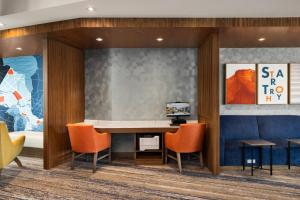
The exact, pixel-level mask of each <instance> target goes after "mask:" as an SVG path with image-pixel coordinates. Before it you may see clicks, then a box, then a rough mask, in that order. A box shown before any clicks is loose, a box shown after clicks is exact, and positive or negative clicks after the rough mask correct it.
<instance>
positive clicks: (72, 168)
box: [71, 152, 76, 170]
mask: <svg viewBox="0 0 300 200" xmlns="http://www.w3.org/2000/svg"><path fill="white" fill-rule="evenodd" d="M75 156H76V153H75V152H72V160H71V170H74V162H75Z"/></svg>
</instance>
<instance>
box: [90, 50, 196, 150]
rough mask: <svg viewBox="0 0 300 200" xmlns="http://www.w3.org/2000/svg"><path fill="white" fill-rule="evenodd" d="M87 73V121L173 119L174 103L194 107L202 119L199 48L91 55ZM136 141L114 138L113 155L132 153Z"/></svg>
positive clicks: (100, 51) (108, 51) (105, 51)
mask: <svg viewBox="0 0 300 200" xmlns="http://www.w3.org/2000/svg"><path fill="white" fill-rule="evenodd" d="M85 68H86V70H85V80H86V84H85V85H86V88H85V98H86V99H85V102H86V103H85V105H86V106H85V118H86V119H97V120H169V119H170V118H167V117H166V114H165V104H166V103H167V102H170V101H188V102H190V103H191V112H192V115H191V117H189V118H187V119H197V49H193V48H153V49H152V48H130V49H129V48H111V49H95V50H87V51H86V52H85ZM132 139H133V137H130V136H129V137H126V138H125V137H122V138H121V137H117V136H116V137H114V138H113V143H114V144H115V145H113V151H120V152H123V151H132V149H129V148H128V143H129V142H130V141H131V140H132ZM119 140H122V141H119Z"/></svg>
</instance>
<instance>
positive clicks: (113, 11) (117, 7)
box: [0, 0, 300, 29]
mask: <svg viewBox="0 0 300 200" xmlns="http://www.w3.org/2000/svg"><path fill="white" fill-rule="evenodd" d="M88 6H93V7H94V8H95V11H94V12H88V10H87V7H88ZM299 8H300V1H299V0H251V1H249V0H151V1H150V0H51V1H49V0H38V1H37V0H22V1H20V0H0V22H1V23H3V24H5V26H3V27H0V29H9V28H15V27H23V26H28V25H34V24H41V23H47V22H54V21H61V20H66V19H74V18H88V17H131V18H134V17H137V18H141V17H143V18H147V17H149V18H150V17H151V18H165V17H168V18H225V17H300V12H299Z"/></svg>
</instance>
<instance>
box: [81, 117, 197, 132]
mask: <svg viewBox="0 0 300 200" xmlns="http://www.w3.org/2000/svg"><path fill="white" fill-rule="evenodd" d="M84 122H85V123H88V124H92V125H94V127H95V128H96V129H98V130H100V131H108V132H111V133H137V132H152V131H153V132H155V131H158V132H165V131H176V130H177V129H178V128H179V126H170V123H171V122H170V121H169V120H157V121H155V120H154V121H108V120H88V119H87V120H84ZM197 122H198V121H197V120H190V121H187V123H197Z"/></svg>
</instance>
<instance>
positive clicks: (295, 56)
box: [220, 48, 300, 115]
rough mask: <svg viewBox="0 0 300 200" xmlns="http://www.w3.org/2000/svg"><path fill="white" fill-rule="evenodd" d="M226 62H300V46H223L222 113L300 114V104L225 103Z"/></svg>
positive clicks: (221, 55) (221, 74)
mask: <svg viewBox="0 0 300 200" xmlns="http://www.w3.org/2000/svg"><path fill="white" fill-rule="evenodd" d="M226 63H246V64H251V63H254V64H255V63H257V64H258V63H268V64H269V63H278V64H282V63H283V64H284V63H300V48H221V49H220V80H221V81H220V97H221V100H220V102H221V106H220V115H299V114H300V105H225V104H224V96H225V90H224V88H225V82H224V73H225V64H226Z"/></svg>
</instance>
